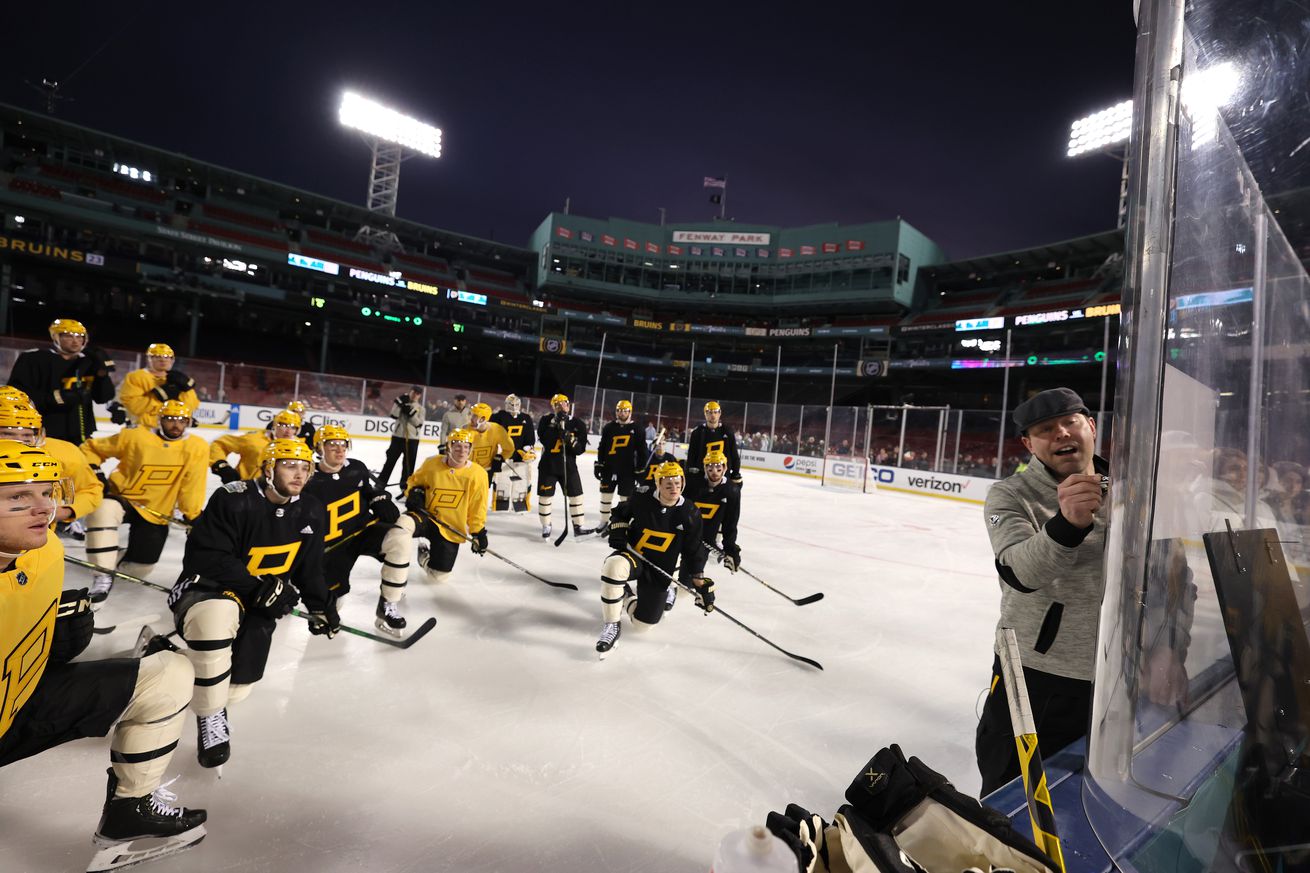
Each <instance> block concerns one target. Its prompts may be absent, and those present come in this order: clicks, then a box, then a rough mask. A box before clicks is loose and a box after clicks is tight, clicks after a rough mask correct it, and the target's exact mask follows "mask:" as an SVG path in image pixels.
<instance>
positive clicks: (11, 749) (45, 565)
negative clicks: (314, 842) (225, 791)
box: [0, 440, 205, 870]
mask: <svg viewBox="0 0 1310 873" xmlns="http://www.w3.org/2000/svg"><path fill="white" fill-rule="evenodd" d="M73 496H74V495H73V493H72V487H71V482H70V480H68V479H66V478H65V477H64V475H63V469H62V465H61V464H60V463H59V461H57V460H55V459H54V458H53V457H52V456H51V455H49V454H47V453H46V452H45V451H43V450H41V449H39V448H32V447H29V446H25V445H23V444H22V443H19V442H16V441H14V440H0V647H2V648H3V650H4V651H5V652H13V653H17V655H19V656H21V661H22V671H21V675H20V674H19V673H17V672H15V673H14V674H13V675H11V676H9V677H8V683H7V686H6V693H5V700H4V707H3V709H0V767H2V766H5V765H7V764H11V763H13V762H14V761H19V760H22V759H23V758H29V757H31V756H33V755H37V754H40V753H41V752H44V751H45V750H47V749H50V748H53V747H54V746H57V745H60V744H61V743H66V742H69V741H70V740H77V739H81V738H83V737H103V736H104V735H105V734H107V733H109V732H110V729H111V728H112V730H113V737H112V739H111V740H110V743H109V748H110V762H111V763H110V768H109V787H108V791H107V793H106V796H105V805H104V813H103V815H101V817H100V826H99V827H98V828H97V829H96V834H95V842H96V844H97V845H99V846H102V847H113V848H111V849H110V848H107V849H106V851H105V852H102V853H101V855H104V856H107V857H106V858H102V857H101V855H97V859H96V861H93V862H92V864H91V866H90V868H89V869H91V870H104V869H112V868H113V867H116V866H123V865H124V864H127V863H134V862H135V861H137V860H143V858H141V857H136V858H131V855H132V850H131V847H128V846H124V845H123V844H124V843H127V842H130V841H133V840H139V839H143V838H147V837H150V838H154V837H161V838H166V839H167V842H166V843H165V844H163V845H159V844H157V845H155V846H153V847H152V848H151V850H150V851H153V852H154V853H155V855H156V856H157V855H160V854H168V853H170V852H174V851H179V850H180V849H182V848H185V847H186V846H189V845H193V844H195V843H196V842H198V841H199V840H200V839H201V838H202V837H203V836H204V835H205V829H204V827H202V826H201V825H202V822H204V820H205V811H204V810H203V809H183V808H180V807H175V806H173V805H172V801H173V800H175V799H176V797H175V795H173V794H172V793H171V792H168V791H166V790H164V789H162V788H161V787H160V781H161V779H162V777H163V775H164V771H165V770H166V769H167V768H168V762H169V759H170V757H171V755H172V753H173V748H174V747H175V746H176V745H177V740H178V737H179V736H180V735H181V733H182V725H183V721H184V714H185V712H186V707H187V702H188V701H189V700H190V698H191V681H192V675H193V674H192V672H191V664H190V662H188V661H187V659H186V658H185V657H183V656H182V655H179V654H177V653H175V652H159V653H157V654H154V655H151V656H149V657H147V658H142V659H140V660H137V659H135V658H111V659H108V660H104V661H82V662H79V663H76V664H72V663H69V662H70V661H71V660H72V659H73V658H74V657H76V656H77V655H78V654H80V653H81V652H82V650H83V649H84V648H86V645H87V643H88V642H90V640H91V633H92V630H93V628H94V627H95V621H94V618H93V617H92V613H91V604H90V600H89V599H88V597H87V592H86V589H84V588H83V589H81V590H76V591H73V590H70V591H63V587H64V547H63V544H62V543H60V542H59V540H58V538H57V537H55V535H54V533H53V532H51V530H50V525H51V524H53V523H54V518H55V513H56V511H57V510H58V509H59V507H61V506H66V505H68V504H69V503H70V502H71V501H72V499H73ZM50 784H52V785H53V784H54V783H53V782H52V783H50ZM55 806H56V807H57V804H55ZM129 858H130V860H127V859H129ZM17 863H18V862H17V861H16V860H12V859H11V861H10V862H6V863H5V865H4V866H5V868H6V869H9V868H11V867H13V865H14V864H17Z"/></svg>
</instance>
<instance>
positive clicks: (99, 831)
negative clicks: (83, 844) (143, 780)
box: [86, 770, 207, 873]
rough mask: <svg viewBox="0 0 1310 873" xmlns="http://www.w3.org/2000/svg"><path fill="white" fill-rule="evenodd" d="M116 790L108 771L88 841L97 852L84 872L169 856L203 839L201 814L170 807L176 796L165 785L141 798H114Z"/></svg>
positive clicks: (93, 872) (125, 865)
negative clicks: (99, 811)
mask: <svg viewBox="0 0 1310 873" xmlns="http://www.w3.org/2000/svg"><path fill="white" fill-rule="evenodd" d="M168 784H171V783H168ZM117 787H118V780H117V778H116V777H115V776H114V771H113V770H110V771H109V788H108V791H107V792H106V797H105V807H104V813H103V814H102V815H101V816H100V826H99V827H97V828H96V833H95V836H94V837H93V838H92V842H93V843H94V844H95V845H96V847H97V851H96V854H95V856H94V857H93V858H92V859H91V863H90V864H88V865H87V868H86V869H87V873H103V871H107V870H118V869H121V868H123V867H128V866H131V865H133V864H140V863H141V862H143V861H150V860H153V859H155V858H162V857H165V856H167V855H173V854H176V853H177V852H181V851H183V850H185V849H189V848H191V847H192V846H194V845H195V844H196V843H199V842H200V841H201V840H203V839H204V838H205V828H204V821H205V819H206V817H207V816H206V813H205V811H204V810H203V809H186V808H184V807H180V806H174V805H173V803H174V802H175V801H176V800H177V795H176V794H174V793H173V792H171V791H169V790H168V785H167V784H166V785H161V786H160V787H159V788H156V789H155V790H154V792H153V793H151V794H147V795H145V796H144V797H115V796H114V790H115V789H116V788H117Z"/></svg>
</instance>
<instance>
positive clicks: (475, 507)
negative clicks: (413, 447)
mask: <svg viewBox="0 0 1310 873" xmlns="http://www.w3.org/2000/svg"><path fill="white" fill-rule="evenodd" d="M487 482H488V480H487V471H486V470H484V469H482V468H481V467H479V466H478V465H477V464H473V463H469V464H466V465H465V466H463V467H460V468H459V469H458V470H456V469H452V468H451V467H450V466H449V465H447V464H446V458H445V456H443V455H433V456H432V457H430V458H428V459H427V460H426V461H424V462H423V465H422V466H421V467H419V468H418V469H417V470H415V471H414V475H412V476H410V477H409V481H407V482H406V483H405V490H406V492H408V491H409V489H410V488H413V487H415V486H422V487H423V488H425V489H427V492H428V502H427V510H428V514H429V515H431V516H432V517H433V518H435V519H438V520H439V521H441V523H442V524H445V525H448V526H450V527H452V528H454V529H455V530H457V531H459V533H461V534H470V533H476V532H477V531H480V530H482V529H483V528H484V527H486V526H487V487H488V485H487ZM441 535H442V536H443V537H445V538H446V539H448V540H450V541H451V542H452V543H462V542H464V540H463V539H461V538H460V536H459V535H458V534H453V533H451V532H450V531H447V530H444V529H443V530H442V531H441Z"/></svg>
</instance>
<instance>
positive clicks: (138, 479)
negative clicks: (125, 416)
mask: <svg viewBox="0 0 1310 873" xmlns="http://www.w3.org/2000/svg"><path fill="white" fill-rule="evenodd" d="M82 454H84V455H86V457H87V460H89V461H90V462H91V463H92V464H96V465H99V464H102V463H104V462H105V461H106V460H108V459H109V458H117V459H118V467H117V468H115V470H114V472H113V473H111V474H109V493H110V494H111V495H118V496H119V497H122V498H124V499H125V500H127V501H129V502H131V503H137V504H141V505H142V506H144V507H146V509H148V510H150V511H149V512H146V511H143V512H142V513H141V515H142V517H143V518H145V520H146V521H148V522H150V523H152V524H168V519H170V518H171V517H172V516H173V509H174V508H178V509H181V510H182V514H183V515H185V516H186V517H187V518H195V517H196V516H197V515H199V514H200V510H202V509H204V508H205V478H206V477H207V476H208V475H209V446H208V445H207V444H206V443H205V441H204V440H203V439H201V438H200V437H198V436H184V437H182V439H180V440H172V441H170V440H166V439H164V438H163V437H161V436H159V434H157V433H155V432H154V431H153V430H146V429H145V428H143V427H130V428H127V429H126V430H121V431H119V432H118V433H116V434H114V435H113V436H111V437H99V438H93V439H89V440H87V441H86V442H84V443H82Z"/></svg>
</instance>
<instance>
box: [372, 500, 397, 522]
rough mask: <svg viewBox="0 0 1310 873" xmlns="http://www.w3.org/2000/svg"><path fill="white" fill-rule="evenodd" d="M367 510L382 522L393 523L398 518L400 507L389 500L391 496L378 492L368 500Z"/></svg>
mask: <svg viewBox="0 0 1310 873" xmlns="http://www.w3.org/2000/svg"><path fill="white" fill-rule="evenodd" d="M368 509H369V512H372V513H373V517H374V518H376V519H377V520H378V521H380V522H382V523H383V524H395V523H396V519H398V518H400V508H399V507H398V506H396V504H394V503H392V502H391V497H390V496H388V495H386V494H379V495H378V496H377V497H374V498H373V499H372V500H370V501H369V502H368Z"/></svg>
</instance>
